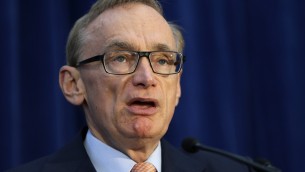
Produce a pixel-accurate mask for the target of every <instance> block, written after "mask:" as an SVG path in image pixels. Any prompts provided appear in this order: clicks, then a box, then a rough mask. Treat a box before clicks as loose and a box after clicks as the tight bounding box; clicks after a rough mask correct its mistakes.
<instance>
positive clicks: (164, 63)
mask: <svg viewBox="0 0 305 172" xmlns="http://www.w3.org/2000/svg"><path fill="white" fill-rule="evenodd" d="M158 64H160V65H166V64H168V60H166V59H159V60H158Z"/></svg>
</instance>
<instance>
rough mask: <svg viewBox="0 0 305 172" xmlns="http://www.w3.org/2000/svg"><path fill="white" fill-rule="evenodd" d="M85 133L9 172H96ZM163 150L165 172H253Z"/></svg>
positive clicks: (207, 156) (217, 159)
mask: <svg viewBox="0 0 305 172" xmlns="http://www.w3.org/2000/svg"><path fill="white" fill-rule="evenodd" d="M86 132H87V129H85V130H83V131H82V136H81V137H79V136H78V137H77V138H76V139H75V140H74V141H73V142H72V143H70V144H68V145H66V146H65V147H63V148H62V149H60V150H59V151H58V152H56V153H54V154H52V155H49V156H47V157H44V158H40V159H38V160H35V161H33V162H30V163H28V164H25V165H23V166H20V167H17V168H15V169H12V170H9V172H94V171H95V169H94V167H93V165H92V163H91V161H90V159H89V156H88V155H87V152H86V150H85V147H84V145H83V140H84V138H85V135H86ZM161 146H162V172H250V169H249V168H248V167H247V166H245V165H242V164H239V163H237V162H235V161H233V160H230V159H227V158H224V157H222V156H219V155H216V154H212V153H207V152H199V153H195V154H188V153H184V152H182V151H180V150H178V149H176V148H174V147H173V146H171V145H170V144H169V143H168V142H166V141H165V140H161Z"/></svg>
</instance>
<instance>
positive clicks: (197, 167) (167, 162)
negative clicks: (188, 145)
mask: <svg viewBox="0 0 305 172" xmlns="http://www.w3.org/2000/svg"><path fill="white" fill-rule="evenodd" d="M161 146H162V171H163V172H171V171H174V172H204V171H206V170H205V169H206V165H205V164H204V162H199V161H197V160H196V159H192V158H190V157H189V156H187V155H185V154H183V153H182V152H181V151H179V150H177V149H176V148H174V147H173V146H171V145H170V144H169V143H168V142H166V141H165V140H162V141H161Z"/></svg>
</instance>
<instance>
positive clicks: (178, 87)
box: [176, 70, 182, 106]
mask: <svg viewBox="0 0 305 172" xmlns="http://www.w3.org/2000/svg"><path fill="white" fill-rule="evenodd" d="M181 75H182V70H181V71H180V73H178V82H177V91H176V106H177V105H178V103H179V99H180V97H181V85H180V78H181Z"/></svg>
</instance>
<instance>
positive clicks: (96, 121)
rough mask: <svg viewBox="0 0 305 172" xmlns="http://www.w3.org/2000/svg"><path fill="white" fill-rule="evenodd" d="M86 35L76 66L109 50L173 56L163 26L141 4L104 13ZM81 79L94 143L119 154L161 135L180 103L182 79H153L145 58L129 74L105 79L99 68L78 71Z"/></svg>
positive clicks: (171, 42)
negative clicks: (130, 144) (124, 148)
mask: <svg viewBox="0 0 305 172" xmlns="http://www.w3.org/2000/svg"><path fill="white" fill-rule="evenodd" d="M85 35H86V36H85V38H86V39H85V46H84V47H83V53H82V57H81V58H80V59H79V61H80V60H84V59H87V58H89V57H92V56H95V55H98V54H103V53H105V52H108V51H112V50H130V51H158V50H159V51H162V50H163V51H164V50H172V51H177V48H176V44H175V40H174V37H173V34H172V31H171V29H170V27H169V25H168V24H167V22H166V21H165V20H164V18H163V17H162V16H161V15H160V14H159V13H157V12H156V11H155V10H154V9H152V8H151V7H148V6H145V5H142V4H129V5H127V6H118V7H115V8H112V9H108V10H107V11H105V12H103V13H102V14H101V15H100V16H98V18H97V19H95V20H94V21H93V22H92V23H91V24H90V25H89V26H88V28H87V29H86V34H85ZM80 74H81V79H82V81H83V83H84V88H85V105H84V107H85V113H86V118H87V122H88V125H89V128H90V129H91V131H92V132H93V134H94V135H95V136H96V137H97V138H99V139H101V140H103V141H104V142H106V143H107V144H109V145H112V146H113V147H117V148H118V147H122V146H123V145H120V144H128V142H134V141H135V140H137V141H139V140H142V141H143V140H147V141H158V140H159V139H160V138H161V137H162V136H163V135H164V134H165V132H166V131H167V128H168V125H169V123H170V121H171V119H172V116H173V113H174V109H175V106H176V104H177V103H178V100H179V97H180V74H174V75H168V76H165V75H160V74H155V73H153V71H152V69H151V67H150V64H149V61H148V59H147V58H145V57H144V58H141V59H140V61H139V65H138V67H137V69H136V71H135V72H134V73H132V74H128V75H112V74H108V73H106V72H105V70H104V68H103V66H102V64H101V63H100V62H93V63H90V64H86V65H84V66H82V67H81V68H80Z"/></svg>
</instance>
